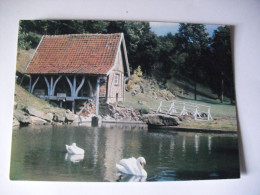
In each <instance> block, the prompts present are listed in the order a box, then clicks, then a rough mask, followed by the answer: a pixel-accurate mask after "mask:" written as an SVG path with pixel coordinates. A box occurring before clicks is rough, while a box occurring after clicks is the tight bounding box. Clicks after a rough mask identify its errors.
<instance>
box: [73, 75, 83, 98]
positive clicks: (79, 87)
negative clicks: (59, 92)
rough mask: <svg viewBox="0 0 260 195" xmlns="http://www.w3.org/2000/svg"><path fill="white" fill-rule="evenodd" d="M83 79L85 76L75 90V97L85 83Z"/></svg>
mask: <svg viewBox="0 0 260 195" xmlns="http://www.w3.org/2000/svg"><path fill="white" fill-rule="evenodd" d="M85 78H86V76H85V75H84V76H83V77H82V80H81V83H80V85H79V86H78V88H77V90H76V92H75V96H78V93H79V90H80V89H81V88H82V86H83V84H84V82H85Z"/></svg>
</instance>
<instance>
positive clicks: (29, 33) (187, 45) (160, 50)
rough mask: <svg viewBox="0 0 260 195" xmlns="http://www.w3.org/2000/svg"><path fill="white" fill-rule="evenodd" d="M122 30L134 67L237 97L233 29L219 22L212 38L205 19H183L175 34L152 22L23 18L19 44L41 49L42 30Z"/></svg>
mask: <svg viewBox="0 0 260 195" xmlns="http://www.w3.org/2000/svg"><path fill="white" fill-rule="evenodd" d="M116 32H123V33H124V36H125V40H126V46H127V52H128V58H129V63H130V67H131V69H132V70H134V69H136V68H137V67H138V66H139V65H140V67H141V70H142V71H143V73H144V75H146V76H154V77H155V78H157V79H160V80H161V81H167V80H169V79H170V78H176V79H182V80H183V79H184V80H186V81H187V82H189V83H190V84H192V85H193V86H194V94H195V97H194V98H195V99H196V86H197V83H200V84H203V85H205V86H208V87H210V88H211V89H212V91H213V92H214V93H217V94H218V96H219V98H221V96H222V95H223V94H224V95H225V96H226V97H229V98H230V99H231V100H232V99H234V84H233V72H232V56H231V43H230V28H229V27H228V26H220V27H219V28H218V29H216V30H215V32H214V34H213V37H210V36H209V35H208V33H207V32H206V30H205V26H204V25H202V24H186V23H185V24H180V26H179V31H178V33H176V34H174V35H173V34H171V33H169V34H167V35H165V36H157V35H156V34H155V33H154V32H152V31H151V29H150V25H149V23H148V22H132V21H76V20H33V21H30V20H23V21H21V22H20V28H19V37H18V47H19V48H22V49H30V48H36V47H37V45H38V43H39V40H40V38H41V35H44V34H49V35H57V34H79V33H116Z"/></svg>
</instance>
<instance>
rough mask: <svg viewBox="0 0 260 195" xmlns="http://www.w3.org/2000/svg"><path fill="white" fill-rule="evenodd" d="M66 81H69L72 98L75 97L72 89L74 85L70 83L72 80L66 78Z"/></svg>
mask: <svg viewBox="0 0 260 195" xmlns="http://www.w3.org/2000/svg"><path fill="white" fill-rule="evenodd" d="M66 79H67V81H68V83H69V86H70V93H71V96H73V87H72V84H71V82H70V79H69V77H68V76H66Z"/></svg>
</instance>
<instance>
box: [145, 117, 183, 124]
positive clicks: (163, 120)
mask: <svg viewBox="0 0 260 195" xmlns="http://www.w3.org/2000/svg"><path fill="white" fill-rule="evenodd" d="M143 121H144V122H146V123H147V124H148V125H157V126H177V125H179V124H180V120H179V118H178V117H175V116H169V115H165V114H145V115H143Z"/></svg>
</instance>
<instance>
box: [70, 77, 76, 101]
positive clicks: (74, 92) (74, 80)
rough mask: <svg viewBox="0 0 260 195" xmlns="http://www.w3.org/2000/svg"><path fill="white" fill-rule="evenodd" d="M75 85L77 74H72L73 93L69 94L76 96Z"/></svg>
mask: <svg viewBox="0 0 260 195" xmlns="http://www.w3.org/2000/svg"><path fill="white" fill-rule="evenodd" d="M76 85H77V76H76V75H74V77H73V95H71V96H74V97H75V96H76Z"/></svg>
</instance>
